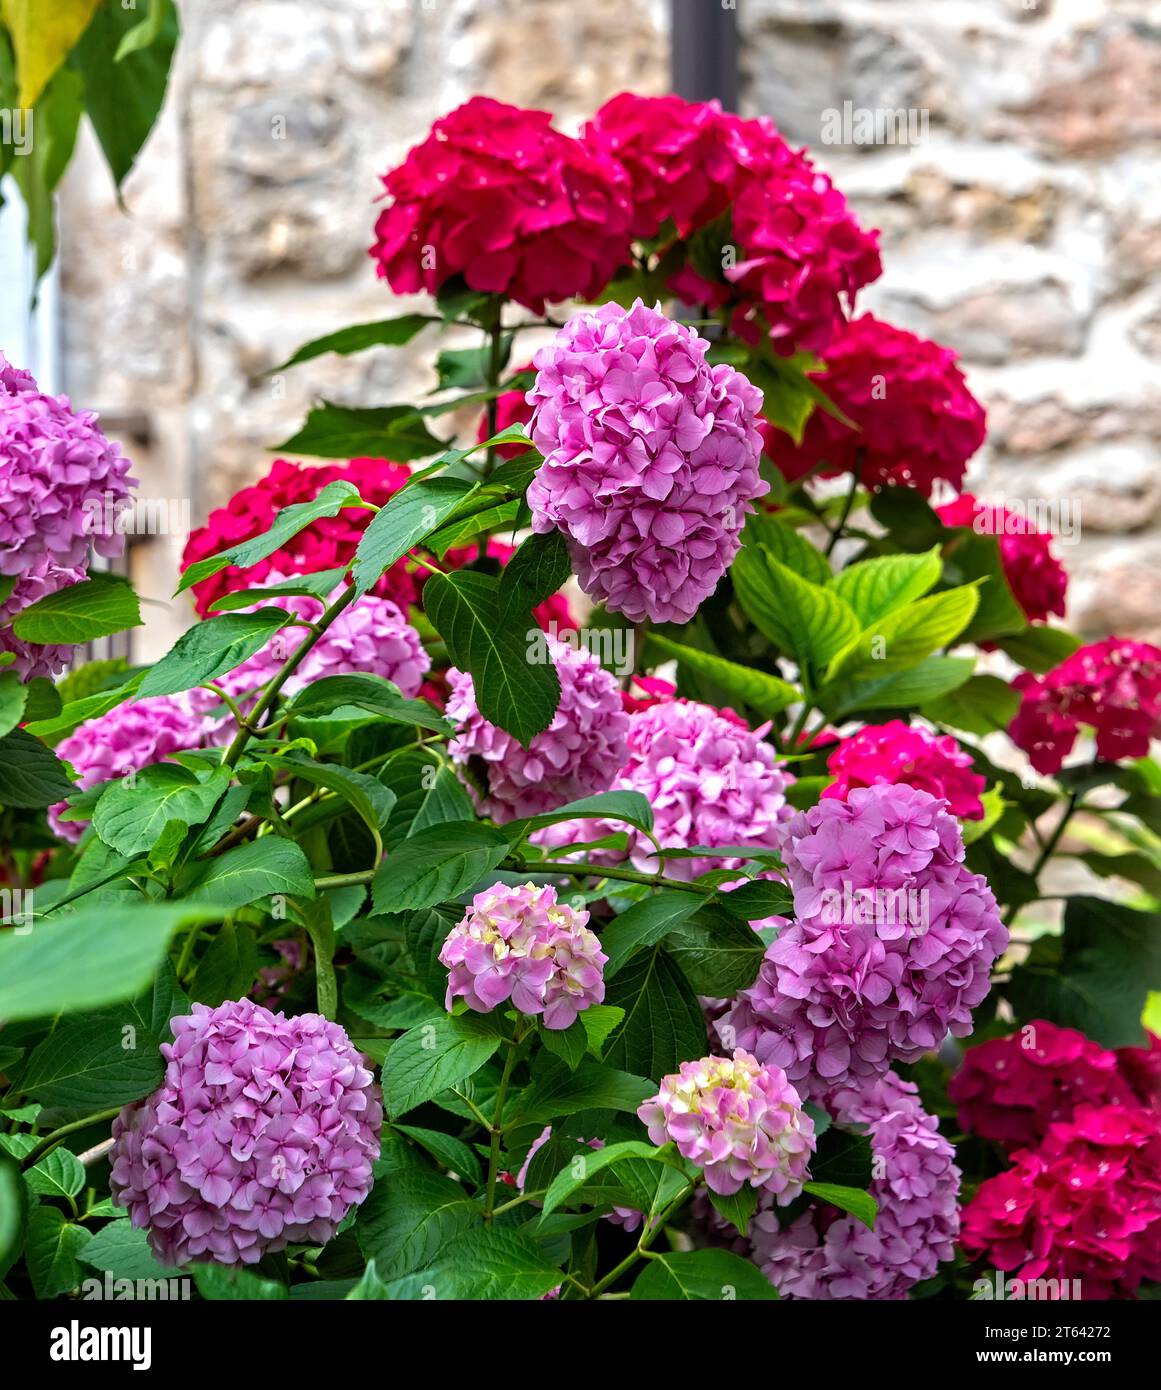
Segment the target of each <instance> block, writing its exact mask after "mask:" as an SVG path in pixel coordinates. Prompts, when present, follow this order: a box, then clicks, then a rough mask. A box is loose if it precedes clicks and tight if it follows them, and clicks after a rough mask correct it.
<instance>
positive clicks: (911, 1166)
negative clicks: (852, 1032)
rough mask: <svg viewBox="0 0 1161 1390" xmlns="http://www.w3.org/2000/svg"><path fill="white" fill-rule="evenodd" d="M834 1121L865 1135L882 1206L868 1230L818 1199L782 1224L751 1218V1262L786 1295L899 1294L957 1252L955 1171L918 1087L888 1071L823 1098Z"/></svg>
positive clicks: (874, 1190)
mask: <svg viewBox="0 0 1161 1390" xmlns="http://www.w3.org/2000/svg"><path fill="white" fill-rule="evenodd" d="M827 1108H828V1110H829V1111H830V1112H831V1114H832V1116H833V1117H834V1119H835V1121H836V1123H838V1124H839V1125H840V1126H843V1127H851V1126H855V1127H857V1128H858V1129H859V1130H860V1131H864V1132H865V1133H866V1134H867V1136H868V1138H869V1139H870V1141H871V1152H872V1155H873V1157H874V1160H875V1164H876V1171H877V1172H878V1174H879V1176H877V1177H875V1178H874V1180H873V1181H872V1183H871V1186H870V1193H871V1196H872V1197H874V1199H875V1201H876V1203H877V1206H878V1211H877V1213H876V1216H875V1224H874V1228H873V1229H869V1228H868V1227H867V1226H865V1225H864V1224H863V1223H862V1222H861V1221H859V1220H857V1219H856V1218H855V1217H853V1216H845V1215H843V1214H842V1213H841V1212H839V1211H837V1209H836V1208H834V1207H831V1206H828V1205H826V1204H825V1203H821V1202H812V1204H811V1206H810V1207H809V1208H808V1209H807V1210H806V1211H805V1212H803V1213H802V1215H801V1216H798V1217H796V1218H795V1219H794V1221H792V1222H791V1223H790V1225H788V1226H780V1225H779V1223H778V1219H777V1217H776V1216H775V1214H774V1212H773V1211H772V1210H770V1209H769V1208H767V1209H766V1210H764V1211H759V1213H758V1214H757V1216H755V1218H754V1219H753V1221H752V1222H751V1223H750V1239H751V1242H752V1247H753V1250H752V1253H753V1259H754V1262H755V1263H756V1264H758V1265H760V1266H761V1268H762V1271H763V1272H764V1273H765V1275H766V1277H767V1278H768V1279H769V1280H770V1282H771V1283H772V1284H773V1285H774V1287H775V1288H776V1289H777V1290H778V1292H779V1293H780V1294H781V1295H782V1296H783V1297H784V1298H817V1299H841V1298H851V1299H875V1300H884V1299H892V1300H895V1299H902V1298H906V1296H907V1293H908V1291H909V1290H910V1289H911V1288H912V1287H913V1286H914V1285H915V1284H917V1283H919V1282H920V1281H921V1280H923V1279H930V1278H931V1276H932V1275H933V1274H934V1273H935V1271H936V1268H937V1267H938V1265H939V1264H940V1262H941V1261H943V1260H950V1259H951V1258H952V1256H953V1254H954V1253H955V1251H954V1246H955V1239H956V1235H957V1232H958V1230H959V1209H958V1206H957V1202H956V1198H957V1195H958V1193H959V1185H960V1171H959V1169H958V1168H957V1167H956V1166H955V1161H954V1160H955V1150H954V1149H953V1148H952V1146H951V1144H950V1143H948V1141H947V1140H946V1139H945V1138H944V1137H943V1136H942V1135H941V1134H940V1133H939V1127H938V1122H937V1121H936V1119H935V1118H934V1116H931V1115H928V1114H925V1113H924V1111H923V1108H922V1106H921V1105H920V1104H919V1100H918V1095H917V1090H916V1087H915V1086H914V1085H913V1084H912V1083H911V1082H909V1081H902V1080H900V1078H899V1077H897V1076H896V1075H895V1074H894V1073H893V1072H888V1073H887V1074H886V1075H885V1076H883V1077H881V1078H879V1079H878V1080H876V1081H875V1082H873V1083H871V1084H870V1085H866V1086H861V1087H857V1088H854V1089H840V1090H838V1091H835V1092H834V1093H833V1094H832V1095H830V1096H829V1097H828V1098H827Z"/></svg>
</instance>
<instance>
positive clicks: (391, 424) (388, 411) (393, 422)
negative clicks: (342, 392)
mask: <svg viewBox="0 0 1161 1390" xmlns="http://www.w3.org/2000/svg"><path fill="white" fill-rule="evenodd" d="M444 447H445V444H444V441H443V440H441V439H437V438H436V437H435V435H433V434H432V433H431V432H430V431H429V430H428V428H427V426H426V425H425V424H424V422H423V416H422V415H421V414H420V413H419V411H417V410H416V409H415V407H414V406H410V405H384V406H373V407H370V408H358V407H351V406H345V405H335V404H334V403H333V402H332V401H323V402H322V404H321V405H317V406H315V407H314V409H313V410H311V411H310V413H309V414H308V415H307V417H306V424H305V425H303V427H302V429H300V430H299V432H298V433H297V434H296V435H294V436H293V438H291V439H288V440H286V441H285V443H283V444H278V445H276V446H275V449H274V452H276V453H279V454H307V455H309V456H311V457H312V458H326V459H350V458H390V459H393V460H394V461H395V462H396V463H409V462H410V461H411V460H412V459H420V458H427V457H429V456H430V455H431V454H438V453H439V452H440V450H441V449H443V448H444ZM332 486H333V484H332ZM412 486H414V484H412ZM405 490H406V489H405ZM400 496H402V494H400ZM393 500H394V499H393ZM388 505H390V503H388Z"/></svg>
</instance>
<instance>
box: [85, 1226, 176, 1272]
mask: <svg viewBox="0 0 1161 1390" xmlns="http://www.w3.org/2000/svg"><path fill="white" fill-rule="evenodd" d="M81 1260H82V1261H83V1262H84V1263H85V1264H87V1265H89V1266H90V1267H91V1268H93V1269H99V1270H101V1272H102V1273H106V1272H107V1273H109V1274H111V1275H112V1276H113V1278H114V1279H172V1278H174V1277H175V1276H176V1275H177V1273H178V1271H177V1270H176V1269H169V1268H168V1267H166V1266H165V1265H162V1264H159V1263H158V1261H157V1260H156V1259H155V1258H154V1255H153V1251H152V1250H150V1248H149V1240H148V1238H147V1236H146V1234H145V1232H144V1231H139V1230H137V1229H136V1227H135V1226H134V1225H133V1224H132V1222H130V1221H110V1222H109V1224H108V1225H107V1226H102V1227H101V1229H100V1230H99V1231H98V1232H97V1233H96V1235H95V1236H94V1237H93V1238H92V1240H91V1241H89V1243H88V1245H86V1246H85V1248H84V1251H83V1252H82V1254H81Z"/></svg>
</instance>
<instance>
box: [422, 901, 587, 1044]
mask: <svg viewBox="0 0 1161 1390" xmlns="http://www.w3.org/2000/svg"><path fill="white" fill-rule="evenodd" d="M588 920H589V914H588V913H587V912H583V911H579V910H578V909H576V908H573V907H570V906H569V905H568V904H567V903H558V902H557V900H556V889H555V888H553V887H551V886H548V887H544V888H538V887H537V886H536V885H535V884H533V883H526V884H524V885H523V886H522V887H520V888H508V887H506V886H505V885H504V884H502V883H496V884H493V886H492V887H491V888H486V889H485V890H484V891H483V892H481V893H477V894H476V896H475V897H474V898H473V899H472V905H471V907H470V908H469V909H468V911H467V912H465V913H464V916H463V918H462V919H461V920H460V921H459V923H458V924H457V925H456V926H455V927H453V928H452V930H451V932H450V934H449V935H448V937H447V939H446V941H445V942H444V943H443V946H442V948H441V950H440V953H439V958H440V961H441V962H442V963H443V964H444V965H446V966H447V968H448V982H447V1007H448V1008H449V1009H450V1008H451V1006H452V1004H453V1003H454V1002H455V1000H456V999H460V998H462V999H464V1000H466V1001H467V1004H468V1007H469V1008H471V1009H474V1010H475V1011H476V1012H477V1013H491V1011H492V1010H493V1009H495V1008H497V1007H498V1006H499V1005H501V1004H504V1003H507V1002H508V1001H509V1000H511V1002H512V1005H513V1007H514V1008H516V1009H518V1010H519V1011H520V1012H521V1013H522V1014H532V1015H536V1016H539V1017H541V1018H543V1021H544V1026H545V1027H546V1028H553V1029H563V1028H569V1027H571V1026H572V1024H573V1023H574V1022H575V1021H576V1017H577V1015H578V1014H579V1013H581V1012H582V1011H583V1010H585V1009H587V1008H589V1007H590V1006H591V1005H593V1004H599V1003H600V1002H601V1001H602V1000H603V999H604V997H605V979H604V975H603V973H602V970H603V967H604V964H605V962H606V961H607V960H608V956H606V955H605V953H604V952H603V951H602V950H601V944H600V942H599V941H598V940H597V938H596V936H595V934H594V933H593V932H591V931H590V930H589V929H588V927H587V926H586V925H585V923H586V922H587V921H588Z"/></svg>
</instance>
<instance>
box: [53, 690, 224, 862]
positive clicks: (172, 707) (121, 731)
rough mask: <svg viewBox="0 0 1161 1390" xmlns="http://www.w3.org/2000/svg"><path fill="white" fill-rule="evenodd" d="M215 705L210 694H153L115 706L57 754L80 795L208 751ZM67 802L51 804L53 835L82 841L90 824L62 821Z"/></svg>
mask: <svg viewBox="0 0 1161 1390" xmlns="http://www.w3.org/2000/svg"><path fill="white" fill-rule="evenodd" d="M199 694H200V696H202V697H204V699H205V701H206V703H209V704H213V703H216V701H215V699H214V697H213V696H212V695H209V694H208V692H204V691H203V692H190V693H188V694H181V695H154V696H151V697H149V698H148V699H145V700H134V701H131V702H130V703H128V704H123V705H115V706H114V707H113V709H111V710H109V712H108V713H107V714H102V715H100V716H98V717H97V718H96V719H87V720H86V721H85V722H84V723H83V724H81V725H80V726H79V727H78V728H76V729H74V731H73V732H72V733H71V734H69V736H68V737H67V738H64V739H62V740H61V741H60V743H58V744H57V747H56V755H57V757H58V758H61V759H63V760H64V761H65V762H67V763H70V764H71V765H72V767H73V770H74V771H75V772H76V774H77V782H76V789H77V791H88V789H89V788H90V787H96V786H99V785H100V784H101V783H102V782H110V781H112V780H113V779H114V778H115V777H126V776H128V775H129V774H130V773H133V772H140V771H141V769H142V768H144V767H150V766H151V765H152V764H153V763H160V762H163V761H164V760H165V759H166V758H168V757H169V755H170V754H171V753H182V752H187V751H189V750H190V749H194V748H204V747H206V746H207V745H208V744H209V743H211V742H212V741H213V735H214V725H213V723H212V722H211V721H210V720H208V719H207V718H206V715H205V709H206V703H203V700H202V698H199ZM67 809H68V805H67V803H66V802H63V801H61V802H58V803H57V804H56V805H55V806H50V807H49V810H48V821H49V825H50V826H51V827H52V830H53V833H54V834H56V835H59V836H60V837H61V838H62V839H64V840H73V841H76V840H79V839H80V838H81V836H82V835H83V834H84V830H85V824H86V822H82V821H62V820H61V818H60V816H61V812H62V811H65V810H67Z"/></svg>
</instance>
